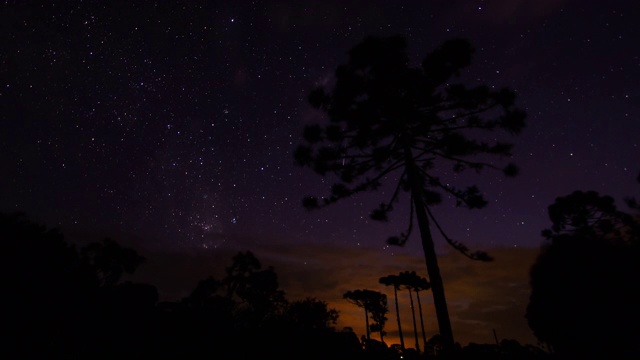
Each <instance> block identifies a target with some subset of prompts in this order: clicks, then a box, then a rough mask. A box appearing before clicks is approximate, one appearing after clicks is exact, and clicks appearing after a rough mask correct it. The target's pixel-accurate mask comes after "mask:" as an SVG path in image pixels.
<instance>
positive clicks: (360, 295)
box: [342, 289, 388, 340]
mask: <svg viewBox="0 0 640 360" xmlns="http://www.w3.org/2000/svg"><path fill="white" fill-rule="evenodd" d="M383 296H384V303H385V305H386V295H384V294H382V293H380V292H378V291H374V290H368V289H364V290H360V289H358V290H352V291H347V292H346V293H344V294H343V295H342V297H343V298H344V299H345V300H347V301H348V302H350V303H352V304H354V305H356V306H357V307H359V308H362V309H364V321H365V327H366V331H367V340H371V327H370V325H369V316H370V315H371V314H372V313H373V312H376V313H377V315H376V318H378V319H379V315H378V314H379V313H381V312H382V311H383V310H382V307H383V306H382V305H381V304H382V302H383V300H382V297H383ZM387 311H388V310H387ZM374 321H376V323H379V322H378V321H377V320H374Z"/></svg>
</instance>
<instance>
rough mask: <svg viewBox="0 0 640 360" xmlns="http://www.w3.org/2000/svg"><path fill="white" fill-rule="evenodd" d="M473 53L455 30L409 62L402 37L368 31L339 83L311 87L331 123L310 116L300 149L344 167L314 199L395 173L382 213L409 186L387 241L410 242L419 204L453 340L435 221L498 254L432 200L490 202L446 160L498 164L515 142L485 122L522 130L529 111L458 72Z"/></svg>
mask: <svg viewBox="0 0 640 360" xmlns="http://www.w3.org/2000/svg"><path fill="white" fill-rule="evenodd" d="M472 54H473V48H472V46H471V45H470V43H469V42H468V41H466V40H462V39H457V40H450V41H447V42H445V43H443V44H442V45H441V46H440V47H439V48H438V49H436V50H435V51H434V52H432V53H431V54H429V55H427V56H426V57H425V59H424V61H423V62H422V67H419V68H414V67H410V66H409V61H408V56H407V52H406V42H405V40H404V39H403V38H402V37H399V36H396V37H390V38H375V37H369V38H367V39H365V40H364V41H363V42H362V43H360V44H358V45H356V46H355V47H353V48H352V49H351V50H350V51H349V60H348V63H347V64H345V65H341V66H339V67H338V68H337V70H336V81H335V85H334V86H333V87H332V88H331V89H327V88H325V87H322V86H321V87H319V88H317V89H315V90H314V91H312V93H311V94H310V96H309V102H310V103H311V105H312V106H314V107H316V108H317V109H320V110H322V111H324V112H325V113H326V114H327V115H328V118H329V123H328V124H326V125H321V124H315V125H309V126H306V127H305V129H304V132H303V138H304V140H305V142H306V143H305V144H304V145H300V146H299V147H298V148H297V149H296V151H295V155H294V156H295V159H296V162H297V163H298V164H299V165H301V166H307V167H310V168H311V169H313V170H314V171H315V172H316V173H318V174H319V175H322V176H325V175H328V174H334V175H336V176H337V182H336V183H335V184H334V185H333V186H332V189H331V194H330V195H329V196H328V197H325V198H323V199H322V200H319V199H318V198H316V197H307V198H305V199H304V200H303V205H304V206H305V207H306V208H307V209H314V208H318V207H321V206H326V205H330V204H333V203H335V202H337V201H338V200H340V199H344V198H347V197H350V196H352V195H355V194H357V193H360V192H364V191H373V190H377V189H379V188H380V187H381V186H383V184H382V181H383V180H384V179H397V184H396V185H395V187H394V188H392V189H393V190H392V191H391V193H392V196H391V198H390V199H389V200H388V202H384V203H382V204H381V205H380V207H379V208H377V209H375V210H374V211H373V212H372V214H371V217H372V218H373V219H375V220H383V221H384V220H387V218H388V216H387V215H388V213H389V212H390V211H391V210H392V208H393V204H394V203H395V202H396V201H398V199H399V194H400V193H401V192H402V191H404V192H408V193H409V194H410V200H409V203H410V205H411V206H410V214H409V225H408V230H407V231H406V232H405V233H403V234H401V235H400V236H396V237H391V238H390V239H389V240H388V242H389V243H392V244H397V245H402V244H404V243H405V242H406V241H407V240H408V239H409V236H410V234H411V230H412V228H413V217H414V213H415V216H416V218H417V221H418V226H419V229H420V234H421V239H422V247H423V250H424V256H425V261H426V265H427V271H428V274H429V278H430V281H431V284H432V288H433V297H434V304H435V308H436V314H437V318H438V326H439V329H440V333H441V334H442V337H443V342H444V343H445V344H446V347H447V348H448V349H453V345H454V340H453V333H452V330H451V323H450V320H449V315H448V310H447V304H446V299H445V293H444V286H443V284H442V278H441V276H440V270H439V267H438V262H437V257H436V253H435V249H434V243H433V238H432V234H431V230H430V223H431V222H432V223H433V224H434V225H436V227H437V228H438V230H439V231H440V233H441V234H442V235H443V237H444V239H445V240H446V241H447V242H448V243H449V244H451V245H452V246H453V247H454V248H455V249H456V250H458V251H460V252H461V253H463V254H464V255H466V256H468V257H470V258H472V259H477V260H490V257H489V256H488V255H487V254H486V253H483V252H471V251H469V249H468V248H467V247H466V246H464V245H463V244H461V243H459V242H457V241H455V240H453V239H451V238H449V237H448V236H447V235H446V234H445V233H444V231H443V229H442V228H441V227H440V226H439V224H438V222H437V221H436V219H435V217H434V216H433V213H432V212H431V209H430V207H431V205H435V204H438V203H440V201H441V195H440V192H444V193H446V194H447V195H448V196H450V197H452V198H453V199H455V200H456V205H458V206H465V207H468V208H471V209H473V208H481V207H484V206H485V205H486V204H487V202H486V200H485V199H484V197H483V195H482V193H481V192H480V190H479V189H478V188H477V187H476V186H469V187H466V188H459V187H456V186H454V185H452V182H451V181H450V179H442V178H440V173H439V172H438V170H440V171H441V172H442V171H444V170H442V169H443V167H442V166H443V165H446V164H447V163H448V164H450V165H451V166H452V170H453V171H454V172H460V171H463V170H465V169H470V170H474V171H480V170H482V169H485V168H492V169H499V168H498V167H497V166H496V165H494V164H493V162H489V161H485V160H486V158H487V156H492V155H497V156H509V155H510V152H511V148H512V146H511V144H507V143H504V142H500V141H497V140H495V137H494V136H493V135H491V136H490V137H483V136H480V135H479V132H481V131H483V130H484V131H492V130H497V129H501V130H506V131H507V132H509V133H512V134H517V133H519V132H520V131H521V130H522V129H523V127H524V124H525V122H524V119H525V114H524V112H523V111H521V110H519V109H517V108H516V107H515V106H514V100H515V97H516V96H515V93H514V92H513V91H511V90H508V89H500V90H493V89H491V88H489V87H487V86H477V87H473V88H468V87H466V86H465V85H462V84H459V83H456V80H455V77H456V76H458V75H459V73H460V70H461V69H463V68H464V67H466V66H468V65H469V64H470V62H471V57H472ZM479 159H482V160H479ZM502 170H503V171H504V173H505V175H508V176H512V175H515V174H516V173H517V168H516V166H515V165H513V164H508V165H507V166H506V167H504V168H503V169H502ZM393 173H397V175H393Z"/></svg>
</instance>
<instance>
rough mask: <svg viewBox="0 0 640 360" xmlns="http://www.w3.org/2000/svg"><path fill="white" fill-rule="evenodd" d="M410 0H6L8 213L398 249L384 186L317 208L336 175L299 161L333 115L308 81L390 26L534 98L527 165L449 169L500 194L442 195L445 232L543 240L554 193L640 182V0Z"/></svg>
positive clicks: (481, 79) (472, 76)
mask: <svg viewBox="0 0 640 360" xmlns="http://www.w3.org/2000/svg"><path fill="white" fill-rule="evenodd" d="M434 3H438V2H434ZM403 4H404V5H398V4H396V3H395V2H391V1H386V2H385V1H373V2H371V1H366V2H365V1H356V2H349V3H345V2H341V1H335V2H322V3H314V4H305V3H303V2H300V3H297V2H280V3H276V2H263V1H255V2H248V1H238V2H228V3H223V2H190V3H188V4H187V3H184V4H182V3H180V4H166V2H158V3H157V4H155V3H154V2H148V1H145V2H115V3H114V2H109V3H102V2H90V3H78V2H60V3H56V2H49V1H47V2H43V3H42V4H41V5H40V4H35V3H34V2H30V5H24V4H22V2H18V1H16V2H8V3H6V2H5V4H3V5H1V7H2V11H0V13H1V15H0V17H1V19H0V20H1V21H0V23H2V34H3V35H2V44H3V45H2V50H1V52H0V54H1V58H0V60H1V70H0V71H1V73H0V74H1V78H0V81H1V83H0V85H1V90H0V105H1V106H2V113H1V115H0V116H1V117H2V118H1V121H2V123H1V125H0V126H1V129H2V131H1V133H0V139H1V143H0V146H1V147H2V152H1V154H0V165H1V167H2V173H3V175H2V177H1V179H0V210H3V211H15V210H20V211H25V212H27V213H28V214H31V215H32V216H34V217H35V218H37V219H40V220H42V221H43V222H46V223H48V224H50V225H52V226H63V227H73V226H77V227H81V228H85V229H90V230H92V231H96V232H100V231H119V232H123V233H131V234H136V235H137V236H140V237H142V238H145V239H147V240H146V241H148V242H149V244H150V245H153V246H158V247H163V248H167V249H180V248H184V247H189V248H200V247H201V248H207V249H208V248H216V247H219V246H224V244H226V243H227V241H228V237H227V235H228V234H245V233H246V234H252V235H256V236H258V237H259V236H262V235H264V236H269V237H271V238H279V239H280V240H281V241H285V242H286V241H295V242H309V243H318V242H327V241H329V242H333V243H340V244H346V245H354V246H365V245H366V246H372V247H381V248H382V247H385V243H384V239H385V238H386V237H387V236H388V235H394V234H396V233H397V232H399V231H401V230H402V229H403V227H404V226H405V225H406V221H405V219H404V218H403V216H405V215H403V214H404V212H402V210H399V212H401V213H398V214H397V215H394V217H393V218H392V220H393V221H392V222H390V223H389V224H377V223H372V221H371V220H369V218H368V213H369V211H370V210H371V209H372V207H375V206H376V205H377V203H378V202H381V201H384V199H386V196H384V195H383V196H382V197H383V198H377V197H376V195H375V194H371V196H369V195H365V196H361V197H357V198H354V199H353V201H348V202H345V203H344V204H342V205H340V204H337V205H335V206H334V207H333V208H331V209H327V210H326V211H320V212H315V213H307V212H305V211H303V209H302V208H301V198H302V197H303V196H305V195H310V194H317V195H319V194H323V193H326V192H327V190H328V188H329V186H330V179H321V178H318V177H316V176H314V175H313V174H310V173H309V172H307V171H306V170H305V169H301V168H298V167H296V166H295V165H294V164H293V159H292V151H293V149H295V147H296V145H297V144H298V143H299V142H300V137H301V128H302V126H303V125H304V124H306V123H310V122H315V121H320V120H322V115H321V114H318V113H316V112H314V111H312V110H311V109H310V107H309V106H308V105H307V95H308V93H309V91H310V90H311V89H312V88H313V87H314V86H316V85H318V84H321V83H323V82H326V81H330V79H331V77H332V75H333V71H334V69H335V67H336V66H337V65H338V64H340V63H342V62H344V61H346V53H347V51H348V50H349V48H350V47H352V46H353V45H355V44H357V43H358V42H359V41H361V40H362V39H363V38H364V37H365V36H367V35H381V36H386V35H393V34H403V35H405V36H406V37H407V39H408V42H409V46H410V51H411V54H412V56H413V57H414V61H416V63H417V62H418V61H419V60H420V59H421V57H422V56H424V55H426V53H428V52H429V51H430V50H432V49H434V48H435V47H436V46H437V45H439V44H440V43H441V42H442V41H444V40H446V39H450V38H454V37H465V38H469V39H470V40H471V41H472V43H473V44H474V46H475V47H476V54H475V58H474V60H473V63H472V66H471V67H470V68H469V69H468V71H466V72H465V73H464V74H462V77H461V79H462V80H464V81H466V82H468V83H484V84H488V85H490V86H494V87H500V86H508V87H510V88H513V89H515V90H516V91H517V92H518V94H519V99H518V105H519V106H520V107H521V108H523V109H525V110H526V111H527V112H528V114H529V116H528V119H527V122H528V127H527V129H526V130H525V131H524V133H523V134H522V135H521V136H518V137H515V138H509V139H508V140H510V141H512V142H514V143H515V144H516V146H515V151H514V155H513V159H512V161H514V162H516V163H518V164H519V165H520V167H521V168H522V174H521V175H520V177H519V178H516V179H513V180H510V179H503V178H502V177H501V176H499V175H498V174H491V173H486V174H482V175H481V176H475V175H464V176H461V177H456V176H454V175H450V176H451V177H452V178H451V180H452V181H462V182H463V183H465V182H472V183H478V184H479V185H480V188H481V189H482V190H483V191H484V192H485V195H486V197H487V198H488V199H490V204H489V206H488V207H487V208H486V209H485V210H480V211H468V210H460V209H454V208H453V205H452V204H450V203H445V204H443V205H441V206H439V207H438V208H437V209H436V212H437V214H438V216H439V217H440V219H441V222H442V223H443V225H444V226H445V228H447V229H448V231H449V232H450V236H452V237H454V238H457V239H460V240H462V241H465V242H468V243H469V244H470V245H472V246H475V247H488V246H494V245H503V246H537V245H538V244H539V243H540V241H541V238H540V236H539V233H540V230H542V229H543V228H544V227H546V226H547V224H548V221H547V218H546V207H547V205H549V204H550V203H551V202H552V201H553V199H554V198H555V197H557V196H561V195H564V194H567V193H568V192H571V191H573V190H577V189H584V190H587V189H589V190H590V189H593V190H597V191H600V192H602V193H608V194H612V195H614V196H616V197H617V198H618V199H620V198H621V197H622V196H624V195H634V194H637V192H638V186H637V185H636V184H635V182H634V181H635V177H636V176H637V174H638V172H639V171H640V161H638V159H639V158H640V156H639V155H640V148H639V144H640V140H638V138H639V136H638V134H640V122H639V121H638V117H639V114H640V95H639V94H640V89H639V85H638V84H640V56H639V53H640V51H639V50H638V47H637V45H636V43H637V42H638V40H639V39H640V37H639V30H638V26H637V19H638V16H639V11H638V5H637V4H635V3H634V2H633V1H627V2H622V1H621V2H607V4H606V5H605V4H602V3H601V4H598V5H596V4H586V3H585V2H583V1H544V2H536V3H535V4H528V5H527V4H524V3H517V4H515V3H512V2H510V1H506V0H505V1H498V2H483V1H472V2H470V1H458V2H453V3H452V2H448V3H447V5H446V6H445V5H444V4H441V5H439V4H435V5H429V4H428V3H425V2H423V1H410V2H403ZM445 175H447V174H445ZM388 251H391V252H392V251H393V249H389V250H388Z"/></svg>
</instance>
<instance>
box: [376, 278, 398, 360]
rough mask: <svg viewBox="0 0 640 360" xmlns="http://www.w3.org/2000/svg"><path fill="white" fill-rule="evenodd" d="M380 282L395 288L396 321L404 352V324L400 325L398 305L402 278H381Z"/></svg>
mask: <svg viewBox="0 0 640 360" xmlns="http://www.w3.org/2000/svg"><path fill="white" fill-rule="evenodd" d="M378 282H380V284H383V285H386V286H393V298H394V300H395V304H396V321H397V322H398V335H400V348H401V349H403V350H404V335H403V334H402V324H401V323H400V307H399V305H398V290H399V289H400V285H401V284H402V283H401V282H400V277H399V276H398V275H387V276H383V277H381V278H380V279H379V280H378Z"/></svg>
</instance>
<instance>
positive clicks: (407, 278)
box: [398, 271, 420, 353]
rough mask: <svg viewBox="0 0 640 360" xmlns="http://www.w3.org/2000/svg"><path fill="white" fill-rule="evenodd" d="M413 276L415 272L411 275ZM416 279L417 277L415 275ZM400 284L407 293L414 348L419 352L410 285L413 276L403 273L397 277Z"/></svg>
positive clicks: (411, 287) (406, 272)
mask: <svg viewBox="0 0 640 360" xmlns="http://www.w3.org/2000/svg"><path fill="white" fill-rule="evenodd" d="M413 274H415V272H414V273H413ZM415 276H416V277H417V275H415ZM398 278H399V280H400V283H401V284H402V286H403V288H404V289H407V290H408V291H409V301H410V304H411V319H412V320H413V336H414V337H415V341H416V342H415V348H416V351H417V352H418V353H419V352H420V344H418V325H417V323H416V310H415V307H414V306H413V294H412V289H413V286H412V283H413V282H414V281H415V279H414V276H413V275H412V273H410V272H409V271H403V272H401V273H400V275H398Z"/></svg>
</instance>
